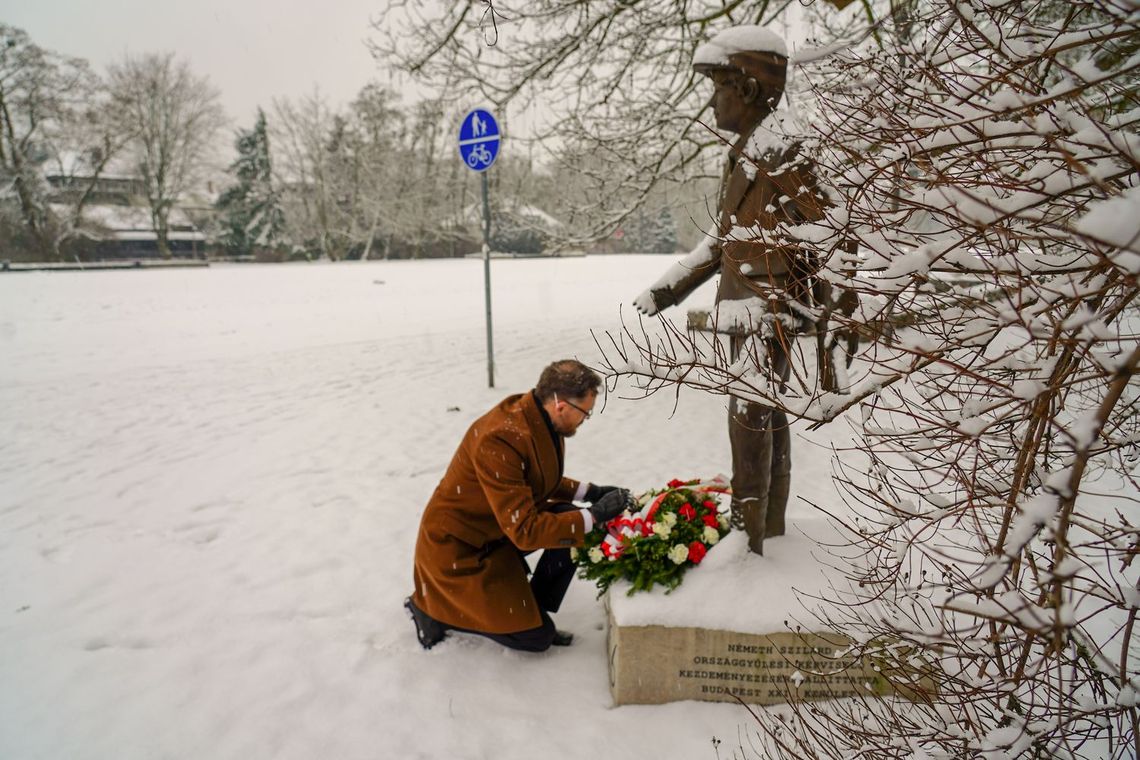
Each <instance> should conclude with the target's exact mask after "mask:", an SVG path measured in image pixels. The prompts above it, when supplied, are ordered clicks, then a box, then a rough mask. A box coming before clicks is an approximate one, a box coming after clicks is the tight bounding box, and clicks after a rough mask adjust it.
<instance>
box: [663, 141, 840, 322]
mask: <svg viewBox="0 0 1140 760" xmlns="http://www.w3.org/2000/svg"><path fill="white" fill-rule="evenodd" d="M751 143H752V145H751V146H750V140H749V137H747V136H746V137H744V138H741V139H740V140H739V141H738V142H737V143H736V145H734V146H733V148H732V150H730V151H729V156H728V161H727V163H726V167H725V172H724V176H723V178H722V180H721V186H720V202H719V204H718V207H719V218H718V220H717V224H716V225H715V227H714V229H712V230H710V231H709V233H708V234H707V235H706V237H705V241H704V242H703V243H702V244H701V245H699V246H698V247H697V248H696V249H694V251H693V252H692V253H690V254H689V255H688V256H686V257H685V258H684V259H682V260H681V261H679V262H677V263H676V264H674V265H673V266H672V267H671V268H670V269H669V271H667V272H666V273H665V275H664V276H663V277H662V278H661V279H660V280H658V281H657V283H655V284H654V285H653V286H651V287H650V290H651V291H652V292H653V294H654V296H655V300H656V301H657V303H658V305H659V306H661V307H664V306H666V305H670V304H673V303H680V302H681V301H682V300H684V299H685V297H686V296H688V295H689V294H690V293H692V292H693V291H694V290H696V289H697V288H698V287H700V286H701V285H702V284H704V283H705V282H706V281H707V280H708V279H709V278H710V277H712V276H713V275H714V274H716V273H717V272H720V273H721V279H720V285H719V288H718V290H717V301H718V302H723V301H736V300H743V299H749V298H757V297H759V298H765V299H767V298H768V295H769V294H771V293H772V292H773V289H787V290H788V291H790V296H791V297H793V298H797V297H798V296H799V294H798V293H797V292H796V289H797V286H798V287H801V288H802V287H807V284H806V282H807V279H808V274H809V273H810V270H811V265H810V262H805V261H804V260H803V257H802V254H801V253H800V251H799V248H798V247H797V245H796V242H795V241H794V240H792V239H789V238H788V237H786V235H785V234H784V231H783V230H782V229H781V227H782V226H784V227H786V226H787V225H795V224H802V223H805V222H811V221H816V220H819V219H821V218H822V217H823V215H824V200H823V198H822V196H821V194H820V192H819V189H818V187H817V181H816V178H815V174H814V172H813V169H812V165H811V162H810V161H808V160H807V159H806V158H804V157H803V156H802V155H801V154H800V145H799V143H791V144H787V143H780V142H776V143H775V144H769V145H768V146H765V147H763V148H762V149H759V150H757V149H756V148H755V147H754V146H755V141H751ZM773 307H775V302H773Z"/></svg>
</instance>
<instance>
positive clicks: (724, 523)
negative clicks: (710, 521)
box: [716, 512, 728, 530]
mask: <svg viewBox="0 0 1140 760" xmlns="http://www.w3.org/2000/svg"><path fill="white" fill-rule="evenodd" d="M716 521H717V522H718V523H720V527H721V530H724V529H725V528H727V527H728V515H726V514H725V513H724V512H721V513H720V514H719V515H717V516H716Z"/></svg>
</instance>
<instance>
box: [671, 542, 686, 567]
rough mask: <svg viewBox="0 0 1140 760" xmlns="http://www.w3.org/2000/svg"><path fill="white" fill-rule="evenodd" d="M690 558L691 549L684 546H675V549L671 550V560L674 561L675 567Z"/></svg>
mask: <svg viewBox="0 0 1140 760" xmlns="http://www.w3.org/2000/svg"><path fill="white" fill-rule="evenodd" d="M688 558H689V547H687V546H685V545H684V544H674V545H673V548H672V549H670V550H669V559H671V560H673V564H674V565H680V564H681V563H682V562H684V561H685V560H687V559H688Z"/></svg>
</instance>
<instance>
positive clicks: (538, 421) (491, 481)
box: [413, 392, 585, 633]
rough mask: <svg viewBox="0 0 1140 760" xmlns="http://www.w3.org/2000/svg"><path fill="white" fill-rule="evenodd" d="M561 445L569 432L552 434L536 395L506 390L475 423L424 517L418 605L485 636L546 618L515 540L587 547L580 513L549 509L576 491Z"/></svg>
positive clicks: (524, 544)
mask: <svg viewBox="0 0 1140 760" xmlns="http://www.w3.org/2000/svg"><path fill="white" fill-rule="evenodd" d="M563 451H564V442H563V438H562V436H560V435H552V433H551V431H550V429H549V428H548V427H547V425H546V422H545V420H544V418H543V415H542V411H541V410H540V408H539V406H538V403H537V401H536V399H535V397H534V395H533V393H530V392H528V393H524V394H520V395H514V396H508V397H507V398H506V399H504V400H503V401H501V402H500V403H499V404H498V406H496V407H495V408H493V409H491V411H489V412H487V413H486V414H484V415H483V416H482V417H480V418H479V419H477V420H476V421H475V422H474V423H473V424H472V425H471V427H470V428H468V430H467V433H466V435H464V436H463V441H462V442H461V443H460V444H459V448H458V450H457V451H456V452H455V456H453V457H452V459H451V464H450V465H449V466H448V468H447V472H445V473H444V475H443V479H442V480H440V482H439V485H438V486H436V489H435V493H433V494H432V497H431V500H430V501H428V504H427V507H426V508H425V509H424V513H423V517H422V518H421V520H420V532H419V537H418V538H417V540H416V558H415V569H414V580H415V593H414V595H413V599H414V600H415V603H416V606H418V607H419V608H420V609H422V610H423V611H424V612H426V613H427V614H429V615H431V616H432V617H433V618H435V619H436V620H439V621H441V622H443V623H446V624H448V625H452V626H456V627H459V628H468V629H471V630H476V631H483V632H486V633H516V632H518V631H524V630H526V629H528V628H537V627H538V626H539V625H541V624H542V619H541V617H540V615H539V611H538V606H537V604H536V602H535V599H534V594H533V593H532V592H531V590H530V583H529V582H528V580H527V576H526V570H525V568H524V566H523V561H522V559H521V558H520V556H519V553H518V551H516V549H515V547H518V549H522V550H524V551H529V550H533V549H546V548H559V547H569V546H580V545H581V544H582V540H583V538H584V535H585V530H584V528H585V519H584V518H583V516H582V515H581V514H580V512H578V511H571V512H565V513H561V514H555V513H552V512H548V511H546V509H547V508H548V507H549V506H550V505H551V504H552V503H553V502H567V501H570V499H572V498H573V496H574V493H575V491H576V490H577V489H578V481H576V480H571V479H570V478H564V477H562V459H563V456H562V455H563ZM504 539H505V540H504Z"/></svg>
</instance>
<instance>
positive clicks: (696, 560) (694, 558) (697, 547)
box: [689, 541, 709, 565]
mask: <svg viewBox="0 0 1140 760" xmlns="http://www.w3.org/2000/svg"><path fill="white" fill-rule="evenodd" d="M708 551H709V550H708V549H706V548H705V545H704V544H702V543H701V542H700V541H694V542H693V543H691V544H689V561H690V562H692V563H693V564H694V565H699V564H701V560H702V559H704V558H705V555H706V554H708Z"/></svg>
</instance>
